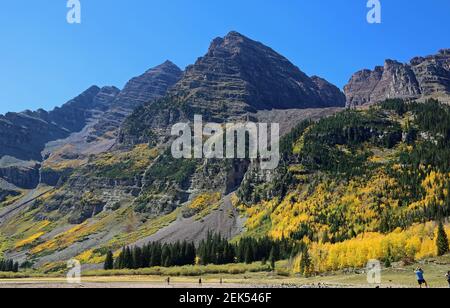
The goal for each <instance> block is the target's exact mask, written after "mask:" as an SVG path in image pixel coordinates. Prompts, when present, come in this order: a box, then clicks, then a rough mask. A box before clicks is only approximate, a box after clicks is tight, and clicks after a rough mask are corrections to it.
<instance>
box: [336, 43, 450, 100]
mask: <svg viewBox="0 0 450 308" xmlns="http://www.w3.org/2000/svg"><path fill="white" fill-rule="evenodd" d="M344 92H345V95H346V97H347V106H348V107H356V106H361V105H366V104H374V103H378V102H381V101H384V100H385V99H389V98H401V99H427V98H439V99H441V100H444V101H448V97H449V96H450V49H443V50H440V51H439V53H438V54H436V55H432V56H427V57H416V58H414V59H412V60H411V61H410V63H408V64H404V63H400V62H397V61H394V60H386V62H385V64H384V66H377V67H376V68H375V69H374V70H362V71H359V72H357V73H356V74H354V75H353V76H352V78H351V79H350V81H349V83H348V84H347V85H346V86H345V88H344Z"/></svg>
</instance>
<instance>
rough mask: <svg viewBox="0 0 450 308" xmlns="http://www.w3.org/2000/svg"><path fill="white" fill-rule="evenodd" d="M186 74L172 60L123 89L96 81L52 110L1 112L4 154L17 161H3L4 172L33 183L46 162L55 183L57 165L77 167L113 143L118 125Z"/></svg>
mask: <svg viewBox="0 0 450 308" xmlns="http://www.w3.org/2000/svg"><path fill="white" fill-rule="evenodd" d="M181 75H182V71H181V70H180V69H179V68H178V67H177V66H176V65H174V64H173V63H171V62H169V61H167V62H165V63H163V64H162V65H159V66H157V67H155V68H152V69H150V70H148V71H147V72H145V73H144V74H143V75H141V76H138V77H135V78H133V79H132V80H130V81H129V82H128V83H127V84H126V86H125V87H124V89H123V90H122V91H120V90H119V89H117V88H115V87H103V88H99V87H97V86H92V87H90V88H89V89H87V90H86V91H84V92H83V93H82V94H80V95H79V96H77V97H76V98H74V99H72V100H70V101H69V102H67V103H65V104H64V105H62V106H61V107H57V108H55V109H54V110H52V111H49V112H47V111H45V110H42V109H40V110H38V111H34V112H33V111H24V112H21V113H7V114H6V115H4V116H0V158H3V157H6V158H7V161H16V162H17V163H16V164H13V165H11V164H8V165H7V166H6V165H3V164H1V163H0V177H1V178H3V179H5V180H8V181H9V182H11V183H12V184H14V185H18V186H19V187H24V188H31V187H34V186H35V185H36V184H37V183H38V182H39V171H38V169H39V168H40V167H41V164H42V165H43V167H44V168H43V169H42V170H41V171H42V172H41V175H42V178H41V180H42V181H44V182H45V183H47V184H51V185H55V184H56V183H57V181H58V179H59V175H58V173H54V172H53V171H54V169H56V170H58V171H59V169H67V168H71V167H74V166H76V165H78V164H80V163H83V162H85V160H86V159H87V157H88V156H89V155H92V154H98V153H101V152H104V151H106V150H108V149H110V148H111V146H112V145H113V144H114V142H115V138H116V135H117V133H116V132H117V130H118V128H119V127H120V125H121V124H122V122H123V121H124V119H125V118H126V117H127V116H128V115H129V114H130V113H131V112H132V111H133V109H134V108H135V107H137V106H139V105H140V104H142V103H143V102H149V101H153V100H155V99H158V98H160V97H162V96H163V95H164V94H165V93H166V92H167V90H168V89H169V88H170V87H171V86H173V85H174V84H175V83H176V82H177V81H178V80H179V79H180V78H181ZM29 161H35V162H37V163H34V165H33V167H32V168H31V169H30V167H29V166H28V163H27V168H26V169H24V168H23V166H22V165H23V162H29ZM0 162H1V161H0ZM24 174H25V175H26V176H24ZM12 179H14V180H12ZM24 181H25V182H24Z"/></svg>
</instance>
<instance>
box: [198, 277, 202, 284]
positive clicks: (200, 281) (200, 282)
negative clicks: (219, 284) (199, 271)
mask: <svg viewBox="0 0 450 308" xmlns="http://www.w3.org/2000/svg"><path fill="white" fill-rule="evenodd" d="M198 284H199V285H200V286H201V285H202V279H201V278H200V279H199V280H198Z"/></svg>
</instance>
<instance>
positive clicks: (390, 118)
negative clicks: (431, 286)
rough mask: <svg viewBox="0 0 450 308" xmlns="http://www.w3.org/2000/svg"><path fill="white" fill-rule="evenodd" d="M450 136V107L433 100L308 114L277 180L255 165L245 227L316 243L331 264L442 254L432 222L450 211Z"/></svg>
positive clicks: (321, 263) (322, 262)
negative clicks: (313, 118)
mask: <svg viewBox="0 0 450 308" xmlns="http://www.w3.org/2000/svg"><path fill="white" fill-rule="evenodd" d="M449 142H450V107H448V106H447V105H442V104H440V103H439V102H437V101H434V100H430V101H428V102H426V103H415V102H414V103H407V102H404V101H402V100H388V101H385V102H383V103H381V104H379V105H374V106H373V107H371V108H370V109H368V110H364V111H356V110H346V111H343V112H341V113H338V114H336V115H335V116H331V117H329V118H326V119H322V120H320V121H318V122H317V123H315V122H309V121H306V122H303V123H301V124H300V125H299V126H298V127H297V128H296V129H294V130H293V131H292V132H291V133H290V134H289V135H288V136H286V137H285V139H284V140H283V142H282V149H283V150H282V151H283V152H282V153H283V155H282V156H283V163H282V165H281V166H280V168H279V169H278V171H277V174H276V176H275V177H274V180H273V181H271V182H266V181H264V180H259V178H258V176H257V175H255V174H248V175H247V176H246V179H245V180H244V182H243V184H242V186H241V188H240V189H239V192H238V196H239V198H240V208H241V209H242V210H243V211H245V212H246V213H247V217H248V220H247V222H246V232H245V235H247V236H256V237H260V236H265V235H269V236H270V237H271V238H274V239H283V238H289V239H292V240H297V241H303V242H306V243H311V249H312V251H310V252H309V254H310V256H311V257H313V258H314V259H315V261H316V264H317V266H318V267H320V268H321V269H323V270H332V269H337V268H343V267H345V266H350V267H351V266H363V265H364V262H366V261H367V260H368V259H370V258H371V257H372V258H378V259H380V260H384V259H386V258H392V259H395V260H396V261H398V260H401V259H402V258H406V257H408V258H410V259H412V260H414V259H415V258H421V257H424V256H432V255H435V253H436V249H435V245H434V239H435V230H436V229H435V227H433V224H432V223H431V222H432V221H440V220H443V219H445V218H446V217H448V216H449V215H450V196H449V189H450V162H449V158H450V147H449V145H450V144H449ZM429 222H430V223H431V224H427V225H420V224H424V223H429ZM245 235H244V236H245ZM352 254H354V255H357V257H355V256H352ZM355 258H356V259H355ZM339 262H341V263H339Z"/></svg>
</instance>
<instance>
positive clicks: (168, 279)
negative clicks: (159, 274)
mask: <svg viewBox="0 0 450 308" xmlns="http://www.w3.org/2000/svg"><path fill="white" fill-rule="evenodd" d="M166 281H167V285H168V286H170V277H167V279H166Z"/></svg>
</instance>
